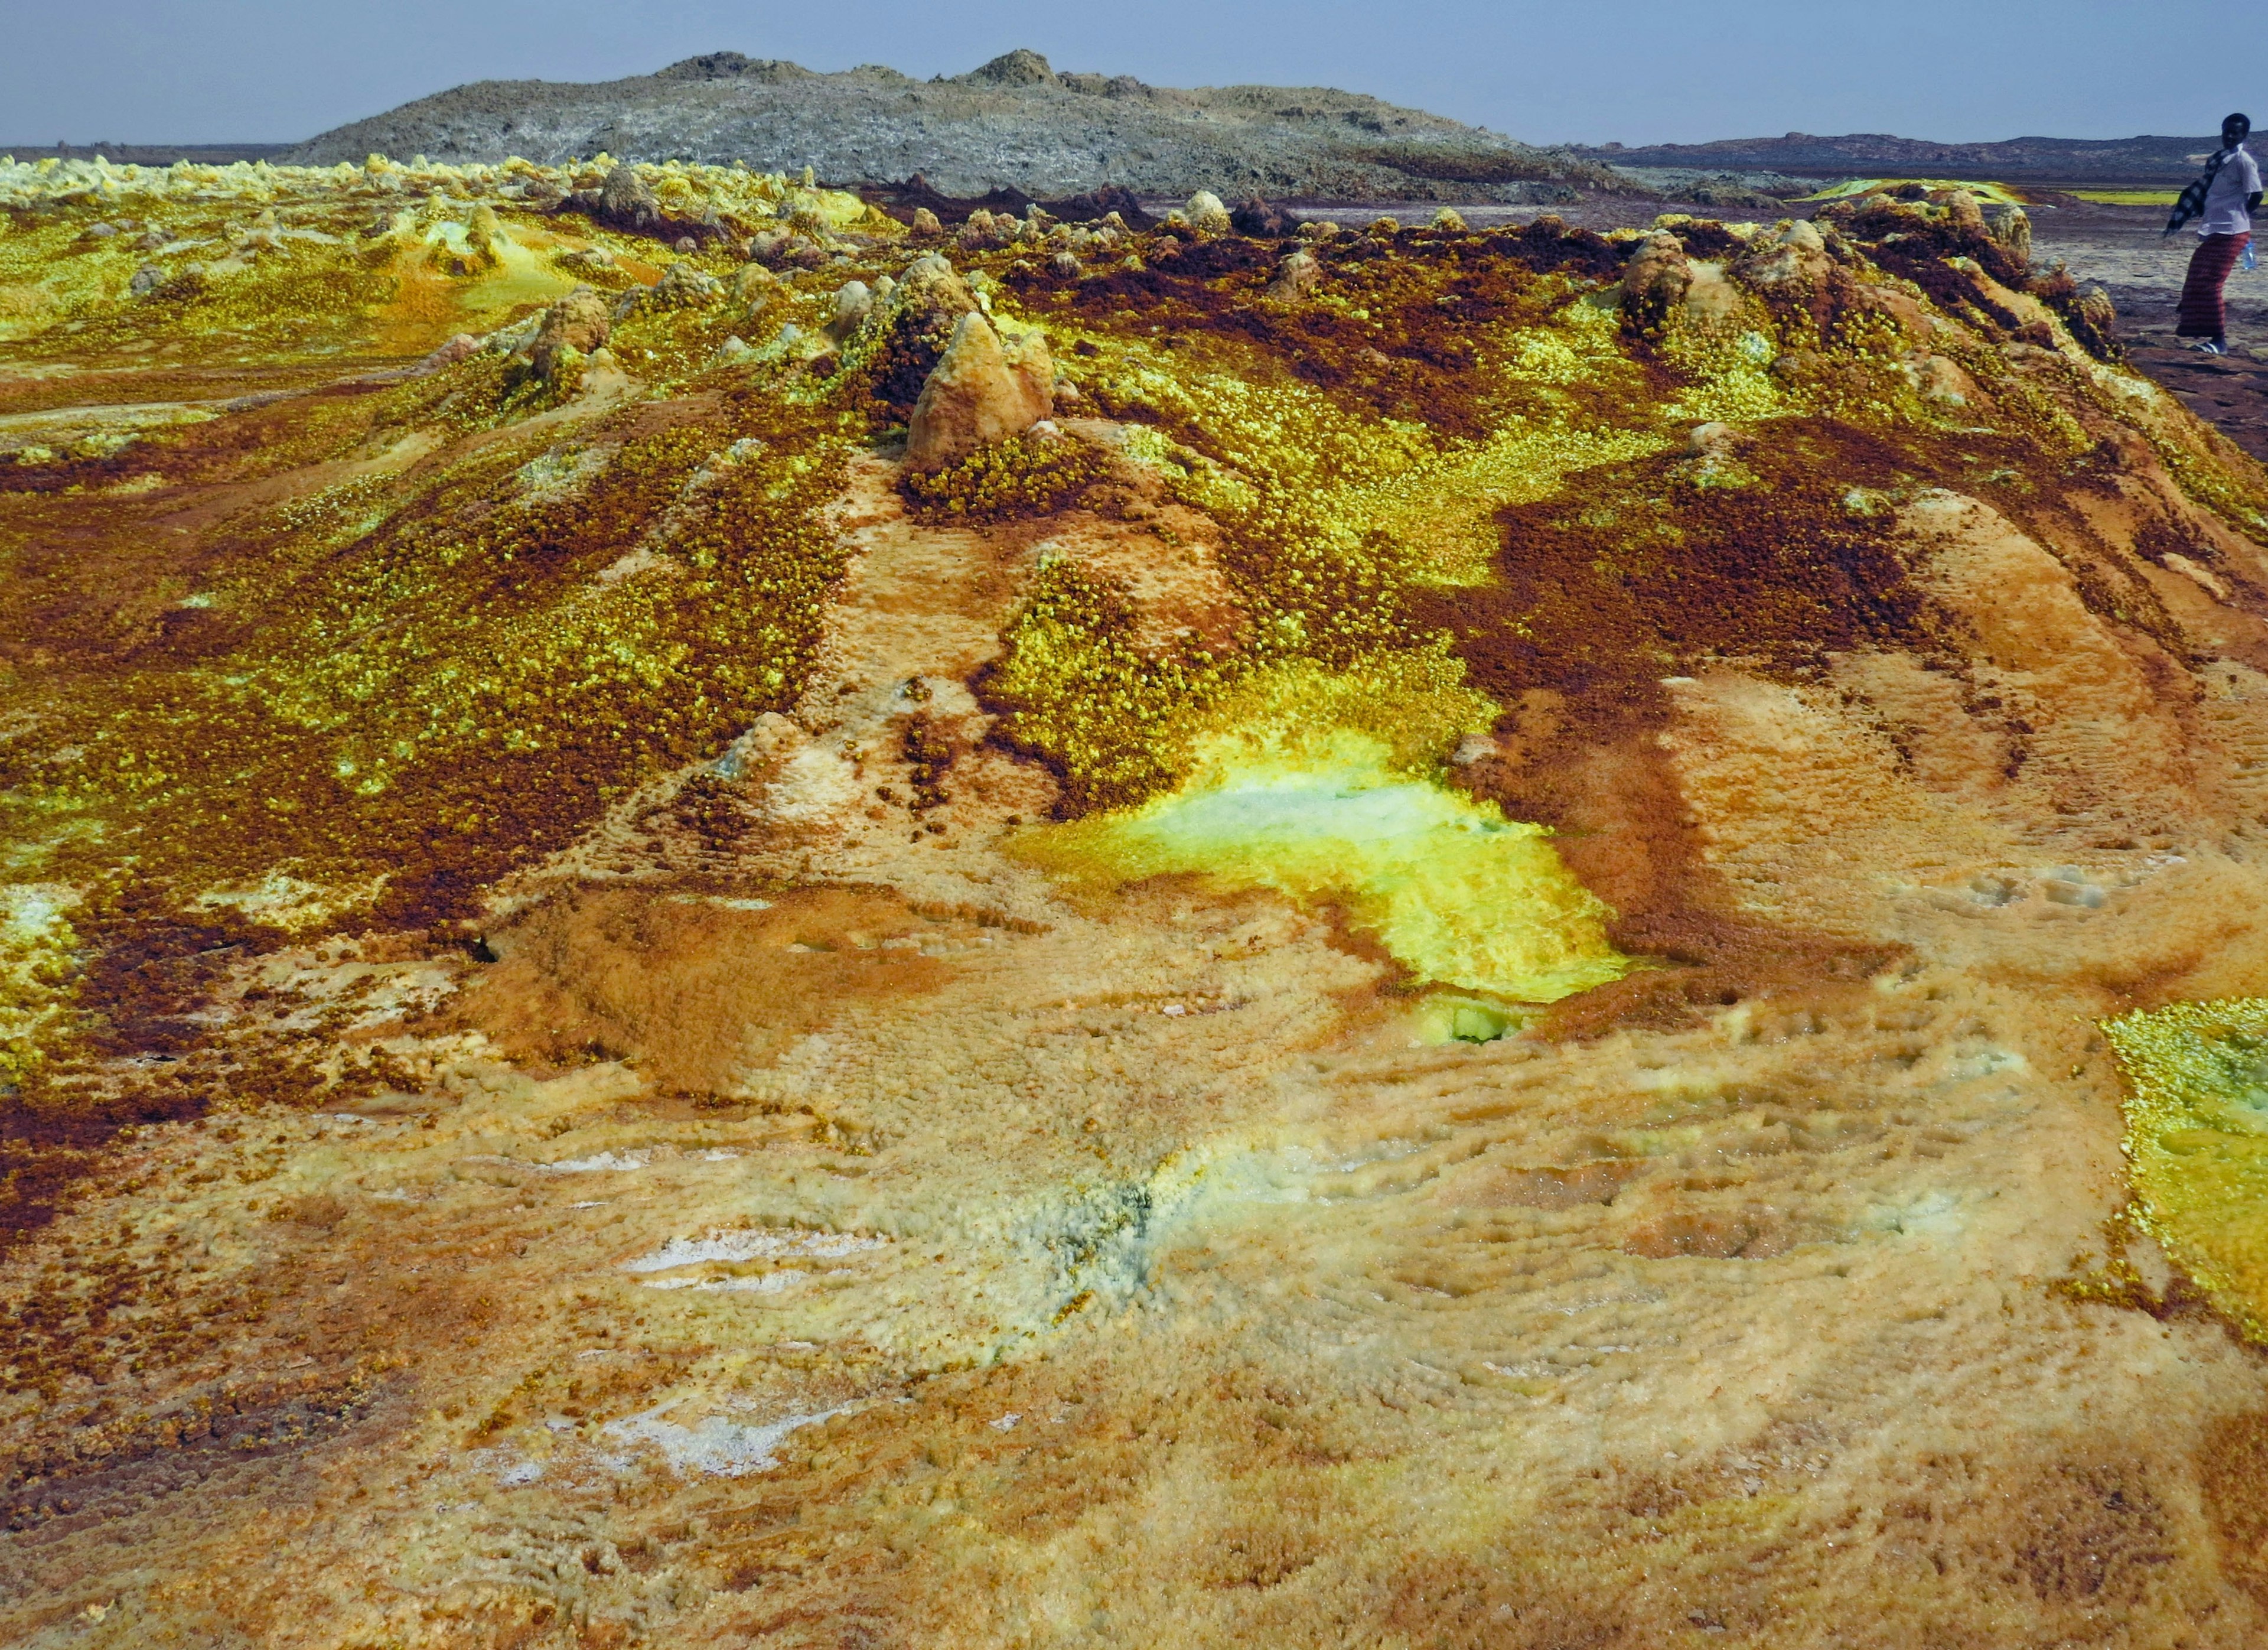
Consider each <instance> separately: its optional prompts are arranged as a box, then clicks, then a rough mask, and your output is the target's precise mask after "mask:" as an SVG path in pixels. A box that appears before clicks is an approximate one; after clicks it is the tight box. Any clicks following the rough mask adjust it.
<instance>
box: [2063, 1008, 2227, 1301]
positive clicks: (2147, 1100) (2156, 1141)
mask: <svg viewBox="0 0 2268 1650" xmlns="http://www.w3.org/2000/svg"><path fill="white" fill-rule="evenodd" d="M2102 1030H2103V1033H2104V1035H2106V1036H2108V1037H2109V1038H2110V1045H2111V1047H2112V1048H2113V1049H2115V1050H2117V1055H2118V1062H2119V1064H2120V1065H2121V1066H2122V1067H2123V1068H2124V1072H2125V1074H2126V1101H2125V1107H2126V1135H2125V1138H2124V1142H2123V1145H2124V1150H2125V1153H2126V1158H2127V1164H2128V1172H2129V1174H2130V1175H2132V1181H2133V1186H2134V1193H2135V1197H2136V1199H2137V1201H2138V1202H2139V1204H2140V1216H2141V1220H2142V1223H2143V1225H2144V1226H2146V1227H2147V1229H2148V1230H2149V1232H2150V1234H2151V1235H2153V1236H2154V1237H2155V1238H2156V1239H2157V1240H2158V1242H2159V1244H2160V1245H2161V1247H2162V1248H2163V1249H2165V1251H2166V1254H2167V1256H2168V1257H2169V1258H2170V1259H2171V1260H2172V1261H2173V1262H2174V1263H2175V1264H2176V1265H2177V1266H2179V1267H2181V1269H2182V1270H2183V1271H2185V1272H2187V1273H2188V1274H2189V1275H2190V1276H2191V1278H2194V1279H2195V1280H2196V1282H2197V1283H2198V1285H2200V1286H2201V1287H2202V1288H2204V1289H2205V1292H2206V1293H2208V1294H2209V1295H2211V1296H2212V1298H2213V1301H2214V1303H2215V1304H2216V1305H2218V1306H2219V1307H2220V1308H2221V1309H2222V1310H2223V1311H2224V1312H2226V1313H2227V1314H2228V1315H2229V1316H2230V1317H2231V1318H2233V1319H2235V1322H2236V1323H2237V1324H2238V1326H2239V1327H2240V1328H2242V1330H2243V1331H2244V1332H2245V1334H2247V1335H2248V1336H2250V1337H2251V1338H2253V1339H2254V1340H2257V1341H2268V999H2263V998H2226V999H2223V1000H2220V1001H2217V1002H2204V1003H2176V1004H2174V1005H2171V1006H2170V1007H2167V1008H2161V1009H2157V1010H2155V1011H2154V1012H2151V1013H2131V1014H2124V1015H2122V1016H2120V1017H2119V1018H2118V1019H2117V1020H2106V1021H2104V1022H2103V1027H2102Z"/></svg>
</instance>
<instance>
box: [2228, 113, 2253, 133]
mask: <svg viewBox="0 0 2268 1650" xmlns="http://www.w3.org/2000/svg"><path fill="white" fill-rule="evenodd" d="M2232 126H2242V128H2243V129H2245V130H2246V131H2248V132H2249V131H2250V130H2251V129H2252V117H2251V116H2250V114H2231V115H2229V116H2228V117H2226V118H2225V119H2224V120H2222V122H2221V123H2220V129H2221V130H2222V131H2224V132H2225V131H2227V130H2228V129H2229V128H2230V127H2232Z"/></svg>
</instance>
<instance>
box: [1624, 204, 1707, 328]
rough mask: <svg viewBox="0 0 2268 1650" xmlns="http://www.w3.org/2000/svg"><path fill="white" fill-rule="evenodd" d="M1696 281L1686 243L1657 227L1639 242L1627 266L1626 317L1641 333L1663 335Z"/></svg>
mask: <svg viewBox="0 0 2268 1650" xmlns="http://www.w3.org/2000/svg"><path fill="white" fill-rule="evenodd" d="M1692 285H1693V268H1692V265H1691V264H1690V263H1689V262H1688V261H1687V260H1686V256H1685V243H1684V242H1683V241H1681V240H1679V239H1677V237H1676V236H1675V235H1673V234H1670V233H1668V232H1667V231H1663V230H1657V231H1655V232H1653V234H1651V235H1648V236H1647V237H1646V239H1644V240H1641V241H1639V242H1638V247H1637V249H1636V250H1635V251H1633V252H1632V253H1631V257H1630V261H1629V262H1628V263H1626V264H1624V266H1623V318H1624V322H1625V324H1626V325H1628V326H1629V328H1631V331H1633V332H1635V333H1636V334H1638V335H1639V336H1641V337H1659V336H1660V335H1661V329H1662V328H1663V327H1665V326H1666V325H1668V320H1669V317H1670V314H1671V313H1672V312H1673V311H1675V309H1676V308H1677V306H1679V305H1681V304H1683V302H1684V301H1685V294H1686V293H1687V292H1688V291H1690V290H1691V288H1692Z"/></svg>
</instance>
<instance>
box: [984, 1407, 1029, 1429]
mask: <svg viewBox="0 0 2268 1650" xmlns="http://www.w3.org/2000/svg"><path fill="white" fill-rule="evenodd" d="M1022 1419H1023V1417H1022V1416H1021V1415H1020V1414H1018V1413H1017V1412H1016V1411H1013V1410H1011V1411H1008V1412H1007V1414H1005V1415H1004V1416H1002V1417H1001V1418H999V1419H998V1420H997V1421H987V1422H986V1423H985V1425H987V1426H990V1428H991V1429H992V1430H993V1431H994V1432H996V1433H1005V1432H1006V1431H1007V1430H1008V1429H1009V1428H1010V1427H1012V1426H1013V1425H1015V1424H1016V1423H1017V1422H1019V1421H1020V1420H1022Z"/></svg>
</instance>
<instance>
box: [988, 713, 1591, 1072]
mask: <svg viewBox="0 0 2268 1650" xmlns="http://www.w3.org/2000/svg"><path fill="white" fill-rule="evenodd" d="M1548 836H1549V833H1548V832H1546V831H1545V830H1544V829H1543V828H1542V827H1541V826H1536V825H1528V824H1521V823H1520V822H1518V821H1511V820H1507V819H1506V818H1505V817H1504V816H1503V814H1501V813H1499V811H1498V809H1497V808H1496V807H1494V806H1493V805H1492V804H1490V803H1484V802H1476V801H1474V800H1473V799H1470V798H1469V797H1466V796H1463V795H1462V794H1460V793H1459V792H1454V791H1452V790H1450V789H1448V788H1447V786H1445V785H1442V784H1439V783H1438V782H1436V781H1434V780H1432V779H1431V778H1428V777H1418V776H1413V775H1411V774H1410V773H1408V772H1407V771H1404V770H1400V769H1398V768H1397V767H1396V766H1395V764H1394V762H1393V761H1392V755H1391V753H1390V751H1389V749H1388V747H1387V746H1386V745H1385V744H1384V743H1383V742H1381V741H1380V740H1375V739H1373V738H1371V737H1370V736H1368V735H1366V734H1361V733H1347V732H1343V733H1338V734H1337V735H1336V736H1334V737H1332V738H1330V739H1329V740H1327V741H1324V743H1323V747H1322V749H1321V750H1320V751H1314V752H1303V753H1299V754H1288V753H1285V752H1282V751H1264V750H1254V749H1253V748H1250V747H1249V746H1248V745H1247V744H1244V743H1242V742H1241V741H1233V740H1219V741H1213V742H1211V743H1210V744H1209V746H1208V747H1207V748H1204V749H1203V750H1202V751H1201V753H1200V755H1199V759H1198V764H1197V771H1196V774H1195V776H1194V777H1192V778H1191V779H1190V780H1189V782H1188V783H1187V784H1183V785H1182V787H1181V788H1180V789H1178V790H1176V791H1175V792H1172V793H1171V794H1170V795H1167V796H1164V797H1160V798H1158V799H1154V800H1152V801H1151V802H1149V803H1147V804H1145V806H1143V807H1139V808H1137V809H1133V810H1131V811H1130V812H1126V813H1121V814H1104V815H1099V816H1096V817H1094V818H1093V819H1089V820H1086V821H1081V822H1080V823H1079V824H1076V825H1071V826H1066V827H1064V828H1061V829H1057V830H1056V831H1052V832H1049V833H1048V835H1047V837H1046V839H1045V840H1042V841H1040V842H1037V843H1034V844H1033V845H1032V848H1031V851H1032V852H1033V854H1034V856H1035V858H1041V859H1042V860H1043V861H1046V862H1050V863H1053V864H1056V865H1057V866H1062V867H1064V868H1065V869H1069V870H1074V871H1082V872H1085V873H1088V874H1090V875H1091V874H1094V873H1096V872H1098V871H1099V872H1101V873H1105V874H1106V875H1109V876H1114V877H1116V879H1118V880H1125V881H1132V880H1138V879H1140V878H1143V877H1149V876H1160V875H1167V874H1172V873H1196V874H1197V875H1200V876H1203V877H1204V878H1206V879H1207V880H1210V881H1211V882H1213V883H1215V884H1218V885H1219V886H1222V887H1224V888H1272V889H1274V890H1276V891H1277V892H1278V893H1281V894H1285V895H1290V896H1291V897H1292V898H1293V899H1296V900H1300V901H1302V902H1339V903H1341V904H1343V905H1344V907H1345V909H1346V910H1348V912H1349V913H1350V914H1351V916H1352V917H1353V918H1354V920H1355V922H1356V923H1357V924H1359V925H1360V926H1362V927H1364V928H1366V929H1367V930H1369V931H1370V932H1373V933H1375V934H1376V935H1377V937H1378V939H1380V940H1381V942H1382V943H1383V944H1384V945H1385V946H1386V947H1387V949H1388V951H1390V952H1392V953H1393V954H1394V956H1395V959H1396V960H1397V961H1401V962H1402V963H1403V964H1404V965H1405V966H1407V967H1408V968H1409V969H1410V970H1411V971H1412V972H1413V973H1415V974H1417V975H1418V976H1422V977H1423V978H1425V979H1428V980H1434V981H1439V982H1440V983H1444V984H1448V985H1456V986H1462V987H1464V988H1465V989H1467V990H1469V991H1486V992H1489V993H1491V994H1493V995H1495V996H1499V997H1505V998H1513V999H1516V1000H1520V1001H1526V1002H1551V1001H1554V1000H1556V999H1557V998H1562V997H1565V996H1568V995H1570V994H1572V993H1573V992H1576V991H1585V990H1587V989H1589V988H1590V987H1592V986H1594V985H1600V984H1603V983H1606V982H1607V981H1609V980H1612V979H1616V978H1618V977H1620V976H1621V975H1622V973H1623V971H1624V968H1625V967H1626V966H1627V963H1626V961H1625V960H1624V958H1622V957H1621V956H1619V955H1617V954H1616V952H1615V950H1614V948H1613V947H1611V946H1609V944H1608V943H1607V938H1606V927H1605V924H1606V919H1607V917H1608V916H1609V912H1608V910H1607V908H1606V906H1605V905H1603V904H1602V902H1600V901H1599V900H1598V899H1596V898H1595V897H1594V896H1593V895H1590V894H1588V893H1587V892H1586V891H1585V890H1584V889H1583V888H1582V886H1581V885H1580V883H1578V882H1577V881H1576V880H1575V879H1574V878H1573V877H1572V876H1571V875H1570V874H1569V873H1568V872H1567V869H1566V867H1565V866H1563V865H1562V864H1561V863H1560V861H1559V856H1558V855H1557V853H1556V852H1554V851H1552V848H1551V844H1550V841H1549V840H1548ZM1471 1018H1472V1030H1471V1033H1470V1034H1468V1032H1467V1031H1465V1030H1461V1029H1455V1028H1452V1030H1451V1032H1450V1035H1455V1036H1465V1035H1475V1036H1478V1035H1482V1033H1481V1028H1480V1020H1479V1017H1477V1016H1474V1017H1471ZM1501 1029H1502V1027H1501V1026H1500V1025H1499V1026H1496V1027H1494V1028H1492V1029H1491V1030H1490V1031H1489V1032H1488V1033H1487V1034H1486V1035H1496V1033H1497V1032H1498V1031H1500V1030H1501Z"/></svg>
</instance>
